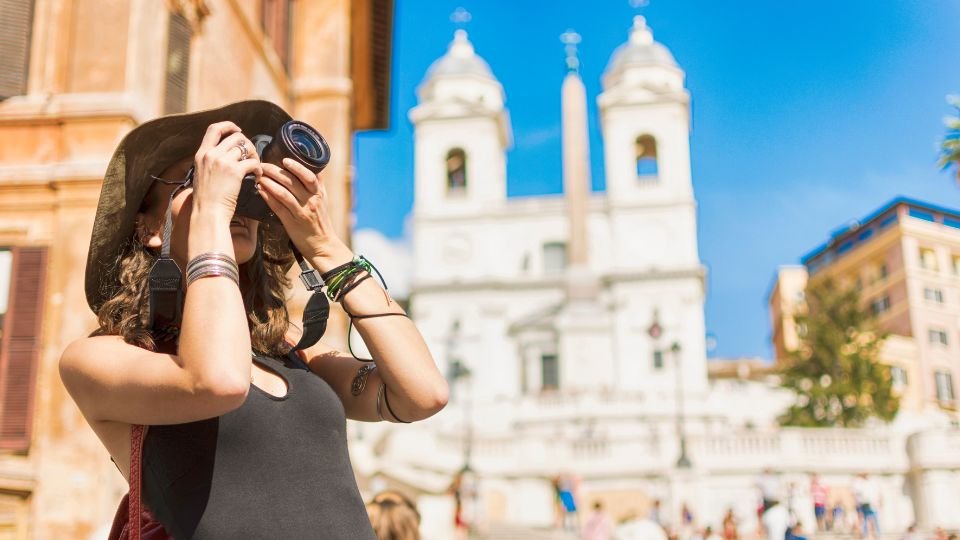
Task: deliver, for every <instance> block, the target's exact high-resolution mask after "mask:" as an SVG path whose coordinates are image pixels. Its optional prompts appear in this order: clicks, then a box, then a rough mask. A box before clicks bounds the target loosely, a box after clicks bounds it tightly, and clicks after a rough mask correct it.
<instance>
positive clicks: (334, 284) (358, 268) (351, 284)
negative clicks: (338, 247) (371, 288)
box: [321, 255, 383, 302]
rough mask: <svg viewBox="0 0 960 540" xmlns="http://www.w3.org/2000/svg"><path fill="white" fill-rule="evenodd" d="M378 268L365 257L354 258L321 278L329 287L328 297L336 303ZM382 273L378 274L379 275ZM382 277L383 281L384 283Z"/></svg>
mask: <svg viewBox="0 0 960 540" xmlns="http://www.w3.org/2000/svg"><path fill="white" fill-rule="evenodd" d="M376 271H377V270H376V268H374V267H373V265H372V264H370V261H368V260H367V259H366V258H365V257H364V256H363V255H360V256H357V257H354V259H353V260H352V261H350V262H348V263H345V264H341V265H340V266H338V267H336V268H334V269H333V270H330V271H329V272H326V273H324V274H323V275H322V276H321V279H322V280H323V283H324V284H326V286H327V297H328V298H330V300H332V301H334V302H338V301H340V299H341V298H343V295H345V294H347V293H348V292H350V291H352V290H353V289H354V288H355V287H356V286H357V285H359V284H360V283H361V282H363V281H364V280H366V279H367V278H369V277H370V273H371V272H376ZM379 274H380V272H377V275H379ZM382 279H383V278H382V277H381V281H382Z"/></svg>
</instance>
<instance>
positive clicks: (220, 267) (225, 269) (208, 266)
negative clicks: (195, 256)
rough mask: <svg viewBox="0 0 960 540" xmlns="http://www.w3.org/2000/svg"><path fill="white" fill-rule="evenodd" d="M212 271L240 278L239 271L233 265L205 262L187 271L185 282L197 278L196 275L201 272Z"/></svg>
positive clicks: (207, 272)
mask: <svg viewBox="0 0 960 540" xmlns="http://www.w3.org/2000/svg"><path fill="white" fill-rule="evenodd" d="M212 272H215V273H220V274H225V275H229V276H231V277H233V278H236V279H238V280H239V278H240V271H239V270H238V269H237V268H236V267H234V266H231V265H228V264H224V263H221V262H206V263H202V264H199V265H197V266H195V267H193V268H191V269H190V270H189V271H187V283H190V282H192V281H193V280H195V279H197V277H198V276H200V275H201V274H209V273H212Z"/></svg>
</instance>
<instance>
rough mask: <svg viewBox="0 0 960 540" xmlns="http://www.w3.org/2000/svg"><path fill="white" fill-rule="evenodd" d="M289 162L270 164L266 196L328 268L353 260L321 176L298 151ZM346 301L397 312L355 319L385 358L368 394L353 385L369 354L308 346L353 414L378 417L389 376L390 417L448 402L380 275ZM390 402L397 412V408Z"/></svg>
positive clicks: (361, 308)
mask: <svg viewBox="0 0 960 540" xmlns="http://www.w3.org/2000/svg"><path fill="white" fill-rule="evenodd" d="M283 166H284V168H285V169H280V168H279V167H276V166H273V165H270V164H264V165H263V177H262V178H261V181H260V184H261V196H262V197H263V199H264V201H266V203H267V204H268V205H269V206H270V208H271V209H272V210H273V212H274V213H275V214H276V215H277V217H278V218H279V219H280V221H281V222H282V223H283V226H284V229H285V230H286V231H287V233H288V234H289V235H290V238H291V240H293V242H294V244H295V245H296V246H297V248H298V249H299V250H300V252H301V253H303V255H304V257H305V258H306V259H307V260H308V261H309V262H310V264H311V266H313V268H314V269H315V270H317V271H318V272H320V273H321V274H323V273H325V272H327V271H329V270H332V269H334V268H336V267H337V266H340V265H342V264H344V263H346V262H349V261H351V260H352V259H353V253H352V252H351V251H350V249H349V248H348V247H347V246H346V244H344V243H343V242H342V241H341V240H340V239H339V238H338V237H337V236H336V234H335V233H334V232H333V225H332V222H331V219H330V216H329V214H328V213H327V208H326V190H325V189H324V187H323V181H322V179H321V178H320V176H319V175H315V174H313V173H312V172H311V171H309V170H308V169H307V168H306V167H304V166H303V165H301V164H299V163H297V162H296V161H293V160H291V159H285V160H284V162H283ZM342 302H343V305H344V308H346V310H347V311H348V312H349V313H352V314H354V315H358V316H363V315H375V314H384V313H396V314H397V315H396V316H389V317H376V318H370V319H360V318H358V319H356V320H354V324H355V326H356V327H357V330H358V331H359V332H360V335H361V337H362V338H363V340H364V342H365V343H366V344H367V348H368V349H369V350H370V353H371V355H372V356H373V360H374V361H375V362H376V365H377V369H376V370H375V371H374V372H372V373H370V374H369V375H368V377H369V378H368V381H367V387H366V390H365V391H364V392H363V394H361V396H360V397H354V396H353V395H352V394H351V393H350V385H351V384H352V381H353V379H354V377H355V376H356V373H357V370H358V369H359V367H360V366H362V365H363V364H362V363H361V362H358V361H356V360H354V359H352V358H349V357H348V356H347V355H344V354H343V353H340V352H338V351H335V350H333V349H331V348H330V347H327V346H325V345H322V344H318V345H316V346H314V347H311V348H310V349H308V351H306V352H307V359H308V363H309V364H310V367H311V370H313V371H314V372H315V373H317V374H319V375H320V376H321V377H323V378H324V379H325V380H326V381H327V382H328V383H329V384H330V385H331V386H332V387H333V388H334V389H335V390H336V391H337V393H338V394H339V395H340V396H341V399H342V400H343V402H344V407H345V408H346V409H347V414H348V416H350V417H351V418H355V419H363V420H377V419H378V416H377V413H376V401H377V391H378V389H379V386H380V382H381V381H382V382H383V383H384V385H385V386H384V390H383V395H382V396H381V399H382V403H381V409H380V410H381V413H382V415H383V418H384V419H387V420H393V421H401V420H402V421H414V420H422V419H424V418H427V417H429V416H432V415H434V414H436V413H437V412H438V411H440V410H441V409H442V408H443V407H444V406H445V405H446V403H447V393H448V389H447V382H446V379H444V377H443V375H442V374H441V373H440V371H439V370H438V369H437V366H436V363H435V362H434V360H433V357H432V356H431V355H430V351H429V350H428V349H427V345H426V343H425V342H424V340H423V336H421V335H420V332H419V331H418V330H417V327H416V326H415V325H414V324H413V322H412V321H411V320H410V319H409V318H407V317H406V316H405V315H404V314H403V309H402V308H401V307H400V305H399V304H397V303H396V302H394V301H393V300H392V299H391V298H390V297H389V295H388V294H387V293H386V292H385V291H384V290H383V289H382V288H381V287H380V285H379V284H377V283H376V281H375V280H374V279H366V280H365V281H363V282H362V283H360V284H359V286H357V287H356V288H354V289H353V290H351V291H349V292H348V293H346V294H345V295H344V296H343V298H342ZM388 404H389V407H387V405H388ZM390 409H392V410H393V411H394V412H395V413H396V414H395V415H391V414H390V413H389V410H390Z"/></svg>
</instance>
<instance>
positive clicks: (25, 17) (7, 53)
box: [0, 0, 34, 99]
mask: <svg viewBox="0 0 960 540" xmlns="http://www.w3.org/2000/svg"><path fill="white" fill-rule="evenodd" d="M33 4H34V1H33V0H0V16H2V19H3V39H0V99H6V98H8V97H12V96H22V95H24V94H26V93H27V70H28V68H29V66H30V36H31V34H32V30H33Z"/></svg>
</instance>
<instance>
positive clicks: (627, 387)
mask: <svg viewBox="0 0 960 540" xmlns="http://www.w3.org/2000/svg"><path fill="white" fill-rule="evenodd" d="M568 66H569V70H568V73H567V75H566V78H565V79H564V81H563V85H562V88H561V91H562V93H563V111H562V114H563V145H564V169H563V170H564V191H565V193H564V195H563V196H536V197H523V198H509V199H508V198H507V175H506V151H507V149H508V148H509V146H510V144H511V137H512V134H511V126H510V120H509V115H508V112H507V109H506V94H505V91H504V89H503V87H502V86H501V85H500V83H499V82H498V81H497V79H496V77H495V76H494V75H493V72H492V70H491V69H490V67H489V66H488V65H487V63H486V62H485V61H484V60H483V59H482V58H481V57H480V56H478V55H477V54H476V52H475V51H474V48H473V45H472V44H471V42H470V41H469V39H468V37H467V34H466V32H465V31H463V30H459V31H457V32H456V35H455V37H454V40H453V42H452V43H451V45H450V47H449V50H448V52H447V53H446V55H444V56H443V57H441V58H440V59H438V60H437V61H436V62H434V64H433V65H432V66H431V67H430V69H429V71H428V73H427V75H426V78H425V80H424V81H423V83H422V85H421V86H420V88H419V90H418V96H419V104H418V105H417V106H416V107H415V108H414V109H413V110H412V111H410V119H411V121H412V122H413V124H414V126H415V152H416V156H415V164H416V165H415V183H416V188H415V203H414V211H413V247H414V282H413V284H412V289H411V308H412V316H413V317H414V319H415V320H416V322H417V324H418V326H419V327H420V329H421V331H422V332H423V333H424V335H425V336H426V338H427V340H428V342H429V345H430V347H431V350H432V351H433V353H434V355H435V357H436V358H437V361H438V362H439V363H440V364H441V368H442V369H444V370H445V371H446V372H447V373H449V374H450V375H451V378H452V379H453V380H452V385H451V386H452V399H451V403H450V405H449V406H448V407H447V410H446V411H444V413H442V414H440V415H438V416H437V417H436V418H434V419H431V420H430V421H428V422H424V423H421V424H417V425H413V426H403V427H401V428H397V427H389V428H386V427H383V426H377V427H367V426H365V427H363V428H362V430H363V432H362V435H363V436H362V438H361V440H360V441H358V444H354V449H355V460H356V465H357V471H358V473H359V474H360V475H361V477H362V479H366V480H370V481H371V482H372V484H370V486H369V488H370V489H376V488H379V487H383V486H385V485H390V484H399V485H401V486H403V487H405V488H407V489H408V490H415V491H417V492H418V493H420V494H421V495H422V496H421V499H420V503H421V509H422V510H423V512H424V518H425V532H426V533H427V537H428V538H447V537H449V536H448V535H449V534H450V530H449V527H450V524H451V523H452V518H450V517H449V513H450V512H452V509H451V504H452V502H451V501H450V499H449V497H447V496H446V490H447V487H448V485H449V484H450V481H451V477H452V475H453V474H454V473H455V472H456V471H458V470H460V469H461V468H462V467H463V466H464V464H465V462H469V465H470V468H471V470H473V471H475V472H476V474H477V475H478V476H479V479H480V480H479V482H480V483H479V485H480V488H479V494H478V496H477V503H478V507H479V510H478V512H479V515H480V516H481V518H479V519H480V520H481V521H483V522H484V523H487V524H493V523H512V524H521V525H526V526H531V527H548V526H550V525H552V524H553V523H555V522H556V516H555V506H554V500H555V499H554V493H553V487H552V484H551V480H552V479H553V478H554V477H556V476H557V475H559V474H565V475H573V476H575V477H577V478H579V483H580V484H579V485H580V487H579V499H580V500H579V502H580V505H581V508H583V509H586V508H587V507H588V505H590V504H591V503H592V502H593V501H594V500H602V501H603V502H604V503H605V505H606V508H607V509H608V510H609V511H610V512H611V513H612V514H613V515H614V517H621V516H624V515H626V514H627V513H630V512H633V513H636V514H639V515H645V514H646V512H647V511H648V509H649V508H650V505H651V503H652V501H653V500H655V499H660V500H661V501H662V504H663V515H664V517H665V519H667V520H670V521H673V522H676V519H677V517H678V515H679V508H680V505H681V504H683V503H687V504H689V505H690V506H691V507H692V508H693V509H694V510H695V512H696V517H697V521H698V523H699V524H700V525H701V526H702V525H712V526H713V527H714V528H715V529H716V528H718V527H719V525H720V520H721V518H722V515H723V513H724V512H725V511H726V509H727V508H734V510H735V511H736V513H737V515H738V517H739V518H740V520H741V523H742V525H743V527H744V530H750V531H753V530H755V527H756V525H755V521H754V519H755V515H756V514H755V509H756V504H757V497H758V495H757V493H756V489H755V486H754V483H755V480H756V478H757V476H758V475H759V474H760V472H761V471H762V470H763V469H764V468H768V467H770V468H775V469H776V470H777V471H779V473H780V474H781V475H782V483H783V486H784V498H785V499H786V497H787V494H786V491H787V486H788V485H789V484H790V483H793V484H795V488H794V490H793V492H794V495H793V498H794V503H795V506H796V508H797V512H798V513H799V514H800V516H801V518H802V519H803V520H804V521H805V522H806V523H807V527H808V530H810V529H811V527H812V525H813V517H812V504H811V503H810V501H809V494H808V489H807V488H808V486H809V479H808V476H807V475H808V473H809V472H812V471H818V472H819V473H820V474H821V476H822V477H823V479H824V481H825V482H826V483H827V484H832V485H834V486H835V487H837V489H835V490H834V497H835V498H837V500H844V501H846V500H848V499H850V494H849V490H848V489H847V487H846V486H848V485H849V483H850V480H851V478H852V477H853V476H854V475H855V474H856V473H858V472H861V471H865V472H869V473H871V474H872V475H873V476H874V477H875V479H874V481H876V482H877V483H878V485H879V486H880V488H881V491H882V493H883V497H884V501H885V502H884V507H883V509H882V516H881V519H882V520H884V525H885V528H886V529H887V530H888V531H889V530H903V529H905V528H906V526H907V525H909V524H910V523H912V522H913V521H914V520H917V519H919V520H920V521H921V525H923V526H934V525H945V526H951V525H952V526H955V527H960V520H958V518H957V516H958V515H960V512H956V511H955V510H956V509H960V506H957V505H960V503H957V502H956V501H958V500H960V491H957V489H958V488H956V487H950V486H951V483H953V484H952V485H953V486H956V485H958V484H960V475H958V473H957V469H960V452H954V453H953V454H952V457H947V458H946V461H945V462H944V461H943V459H944V454H942V453H938V452H940V451H939V450H930V449H929V446H930V445H941V446H943V445H946V446H945V447H949V446H950V445H953V447H954V448H957V449H958V450H960V434H958V433H957V432H955V431H945V432H935V433H930V434H925V435H922V436H918V437H915V438H914V439H913V440H912V441H911V444H912V445H913V446H912V447H911V448H913V447H917V450H915V451H912V453H911V454H909V455H908V453H907V439H906V436H905V435H904V434H898V433H896V432H894V431H891V430H886V429H875V430H870V431H849V430H829V431H822V430H821V431H811V430H796V429H794V430H783V429H779V428H776V427H775V418H776V416H777V415H778V414H779V412H780V411H781V410H782V409H783V407H784V406H785V405H786V404H787V403H788V402H789V400H790V396H789V395H786V394H784V393H783V392H781V391H778V390H776V389H775V388H774V386H773V385H765V384H761V383H757V382H748V381H737V380H724V381H715V382H713V383H711V382H710V381H708V377H707V364H706V351H705V329H704V310H703V307H704V294H705V291H704V283H705V269H704V267H703V265H702V264H701V262H700V259H699V256H698V248H697V234H696V200H695V198H694V193H693V188H692V183H691V173H690V151H689V126H690V108H689V94H688V92H687V90H686V89H685V87H684V72H683V71H682V70H681V69H680V67H679V66H678V65H677V63H676V61H675V60H674V58H673V56H672V55H671V53H670V52H669V51H668V50H667V48H666V47H664V46H663V45H661V44H660V43H657V42H656V41H654V40H653V36H652V33H651V31H650V29H649V28H648V27H647V26H646V24H645V21H644V19H643V18H642V17H637V18H636V19H635V21H634V25H633V28H632V29H631V30H630V33H629V40H628V41H627V43H625V44H624V45H622V46H621V47H620V48H618V49H617V50H616V51H615V52H614V53H613V55H612V57H611V59H610V62H609V65H608V67H607V70H606V72H605V74H604V76H603V93H602V94H601V95H600V96H599V98H598V102H599V106H600V111H601V114H602V118H601V126H602V136H603V139H604V149H605V152H604V156H603V159H604V160H605V170H606V174H607V178H606V185H607V190H606V192H604V193H591V192H590V187H589V186H590V180H589V166H588V162H589V158H588V156H589V150H588V148H587V122H586V110H587V109H586V97H585V91H584V89H583V83H582V81H581V80H580V76H579V73H578V72H577V59H576V57H575V53H574V52H573V51H572V50H570V49H569V48H568ZM467 372H468V373H469V376H459V377H458V376H457V375H458V374H460V375H462V374H464V373H467ZM678 390H679V392H678ZM681 418H682V420H681ZM680 435H683V437H684V438H685V439H686V440H687V441H688V445H687V449H686V454H687V456H688V458H689V460H690V461H691V466H690V467H678V456H680V454H681V450H680V445H679V442H678V441H679V440H680V439H681V437H680ZM921 448H922V449H921ZM933 456H938V457H933ZM924 460H926V461H924ZM937 460H940V461H937ZM930 463H933V465H929V464H930ZM947 465H949V466H947ZM928 466H930V467H934V468H936V469H937V471H936V474H933V473H931V471H929V470H928V469H927V467H928ZM945 467H946V468H945ZM951 467H952V469H951ZM948 469H950V470H948ZM928 473H929V474H928ZM951 490H952V491H951ZM920 492H923V493H925V494H927V495H928V497H927V498H929V497H935V498H937V500H941V499H942V498H943V497H945V496H950V497H952V500H953V501H954V502H953V503H952V504H953V505H954V506H953V507H952V508H954V511H953V512H952V513H951V512H950V511H948V510H949V508H951V507H950V506H943V504H940V503H929V502H918V501H921V500H923V501H926V500H925V499H923V497H921V496H919V495H917V493H920ZM954 492H956V493H954ZM918 505H919V506H918ZM924 505H926V506H924ZM938 505H939V506H938ZM921 507H922V508H921ZM918 508H921V511H916V509H918ZM944 508H946V509H947V510H944ZM924 512H927V514H924ZM931 512H932V513H931ZM938 512H939V513H938ZM951 519H952V520H953V521H950V520H951Z"/></svg>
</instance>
